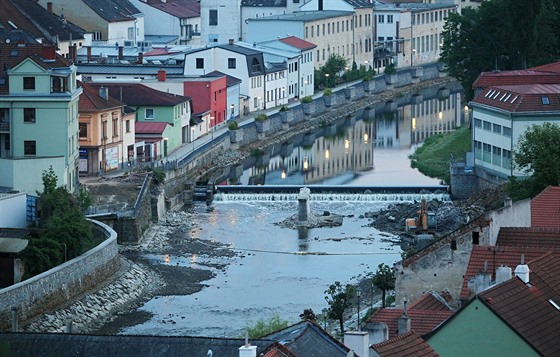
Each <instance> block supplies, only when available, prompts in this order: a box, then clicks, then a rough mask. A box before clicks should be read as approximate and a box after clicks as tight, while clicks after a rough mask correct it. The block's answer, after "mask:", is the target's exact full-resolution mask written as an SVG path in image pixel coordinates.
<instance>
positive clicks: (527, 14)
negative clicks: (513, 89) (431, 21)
mask: <svg viewBox="0 0 560 357" xmlns="http://www.w3.org/2000/svg"><path fill="white" fill-rule="evenodd" d="M557 2H558V1H557V0H534V1H531V2H530V3H528V2H526V1H523V0H494V1H484V2H482V3H481V4H480V6H479V7H478V8H477V9H473V8H465V9H463V10H462V12H461V14H458V13H451V14H449V16H448V18H447V20H446V23H445V25H444V31H443V33H442V41H443V44H442V52H441V58H440V61H441V62H443V63H444V64H445V65H446V67H447V73H448V74H449V75H451V76H453V77H455V78H456V79H457V80H458V81H459V82H461V84H462V85H463V88H465V94H466V97H467V99H470V98H472V96H473V91H472V84H473V82H474V81H475V80H476V78H477V77H478V76H479V75H480V73H481V72H485V71H490V70H511V69H525V68H527V67H532V66H538V65H541V64H544V63H550V62H552V61H555V60H556V58H558V55H559V48H558V40H557V38H558V34H559V33H560V27H559V26H558V25H557V23H558V21H557V20H558V18H559V9H558V6H557Z"/></svg>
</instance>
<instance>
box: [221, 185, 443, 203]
mask: <svg viewBox="0 0 560 357" xmlns="http://www.w3.org/2000/svg"><path fill="white" fill-rule="evenodd" d="M305 187H306V188H309V190H310V194H311V200H313V201H318V202H320V201H333V202H336V201H339V202H342V201H344V202H364V201H365V202H414V201H421V200H422V199H423V198H425V199H427V200H434V199H436V200H440V201H449V200H451V198H450V195H449V193H448V191H447V188H448V187H447V186H429V187H365V186H305ZM301 188H302V187H301V186H243V185H236V186H218V187H217V188H216V194H215V195H214V200H215V201H221V202H236V201H241V202H243V201H245V202H258V201H285V202H298V197H299V192H300V189H301Z"/></svg>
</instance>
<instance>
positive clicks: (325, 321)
mask: <svg viewBox="0 0 560 357" xmlns="http://www.w3.org/2000/svg"><path fill="white" fill-rule="evenodd" d="M328 312H329V310H328V309H327V308H323V328H324V329H325V330H326V329H327V313H328Z"/></svg>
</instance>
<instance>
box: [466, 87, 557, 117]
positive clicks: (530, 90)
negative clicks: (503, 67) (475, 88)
mask: <svg viewBox="0 0 560 357" xmlns="http://www.w3.org/2000/svg"><path fill="white" fill-rule="evenodd" d="M559 96H560V84H526V85H510V86H490V87H487V88H485V89H484V90H483V91H482V93H480V95H478V96H477V97H475V98H474V99H473V101H472V102H473V103H476V104H479V105H486V106H490V107H494V108H498V109H501V110H504V111H507V112H510V113H521V112H537V111H545V112H546V111H560V99H559ZM545 97H546V98H547V100H548V104H547V103H545V102H544V100H543V98H545Z"/></svg>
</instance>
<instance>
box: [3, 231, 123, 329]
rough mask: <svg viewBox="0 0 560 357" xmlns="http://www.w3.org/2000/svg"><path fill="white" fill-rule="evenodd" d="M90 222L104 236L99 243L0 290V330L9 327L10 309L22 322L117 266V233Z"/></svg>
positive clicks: (101, 278) (60, 302)
mask: <svg viewBox="0 0 560 357" xmlns="http://www.w3.org/2000/svg"><path fill="white" fill-rule="evenodd" d="M91 222H92V223H93V224H94V229H97V230H99V231H101V232H102V233H103V234H104V235H105V236H106V237H107V239H105V241H104V242H103V243H101V244H100V245H98V246H97V247H95V248H93V249H91V250H89V251H87V252H86V253H84V254H82V255H81V256H79V257H76V258H74V259H72V260H69V261H67V262H66V263H64V264H61V265H59V266H57V267H55V268H53V269H50V270H48V271H46V272H44V273H42V274H39V275H37V276H34V277H32V278H30V279H27V280H24V281H22V282H20V283H17V284H14V285H12V286H9V287H7V288H4V289H1V290H0V330H2V331H8V330H10V329H11V326H12V314H13V312H12V311H13V310H14V309H16V310H17V316H18V320H19V322H22V323H23V322H26V321H28V320H30V319H32V318H34V317H36V316H38V315H40V314H43V313H46V312H48V311H50V310H53V309H55V308H59V307H60V306H63V305H64V304H66V303H68V302H69V301H70V300H72V299H74V298H76V297H79V296H80V295H82V294H84V292H87V291H89V290H92V289H93V288H94V287H95V286H97V285H98V284H99V283H101V282H103V281H105V280H106V279H107V278H108V277H110V276H111V275H113V274H114V273H115V272H116V271H117V270H118V269H119V267H120V259H119V251H118V247H117V233H116V232H115V231H114V230H113V229H111V228H110V227H109V226H107V225H106V224H103V223H101V222H97V221H93V220H91Z"/></svg>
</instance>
